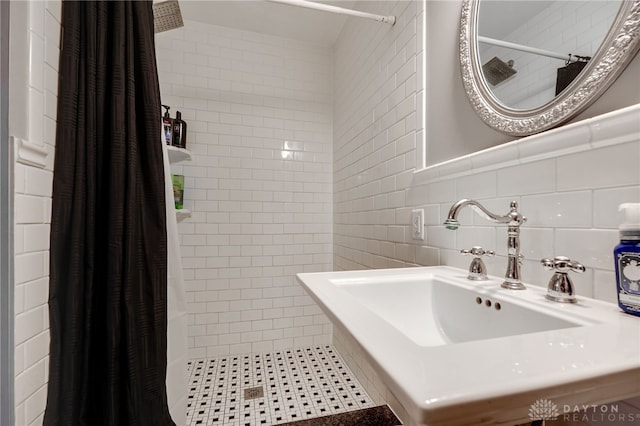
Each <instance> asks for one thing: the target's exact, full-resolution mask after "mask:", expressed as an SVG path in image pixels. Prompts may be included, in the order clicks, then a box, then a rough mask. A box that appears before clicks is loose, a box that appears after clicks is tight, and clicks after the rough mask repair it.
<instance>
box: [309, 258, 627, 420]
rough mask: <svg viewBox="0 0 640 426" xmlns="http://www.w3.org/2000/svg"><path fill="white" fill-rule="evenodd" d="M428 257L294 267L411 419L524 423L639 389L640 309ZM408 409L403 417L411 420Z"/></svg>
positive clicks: (617, 397)
mask: <svg viewBox="0 0 640 426" xmlns="http://www.w3.org/2000/svg"><path fill="white" fill-rule="evenodd" d="M466 275H467V274H466V271H463V270H460V269H457V268H450V267H426V268H405V269H386V270H365V271H347V272H326V273H307V274H298V280H299V282H300V283H301V284H302V285H303V287H305V289H306V290H307V292H308V293H309V294H310V295H311V296H312V297H313V298H314V299H315V300H316V301H317V302H318V304H319V305H320V307H321V308H322V309H323V310H324V311H325V313H327V315H328V316H329V318H330V319H331V320H332V321H333V323H334V324H335V325H336V326H338V327H340V328H341V329H343V331H346V333H347V334H348V335H350V336H351V337H353V338H354V339H355V340H356V341H357V342H358V343H359V345H360V346H361V347H362V349H363V354H364V356H365V357H366V359H367V361H368V362H369V363H370V364H371V365H372V366H373V368H374V370H375V371H376V373H377V374H378V376H379V377H380V378H381V379H382V380H383V381H384V384H385V385H386V387H387V388H388V389H389V390H390V391H391V392H392V393H393V394H394V397H395V398H396V399H397V400H398V401H399V402H400V403H401V404H402V405H403V407H404V409H405V410H406V411H407V413H409V415H410V417H411V419H410V421H409V423H410V424H447V425H454V424H517V423H524V422H528V421H530V419H529V417H528V415H529V409H530V408H531V405H532V404H533V403H535V402H536V401H538V400H540V399H546V400H549V401H552V402H553V403H555V404H556V405H557V406H558V407H559V411H560V414H562V412H563V411H562V410H563V407H571V408H572V409H573V408H574V407H575V406H576V405H584V404H601V403H605V402H612V401H617V400H620V399H624V398H627V397H630V396H634V395H640V318H637V317H633V316H631V315H628V314H624V313H622V312H621V311H620V310H619V309H618V307H617V306H616V305H612V304H609V303H604V302H600V301H596V300H593V299H588V298H579V302H578V303H577V304H562V303H557V302H551V301H549V300H547V299H545V298H544V294H545V291H546V290H545V289H543V288H540V287H535V286H532V285H528V286H527V290H520V291H518V290H506V289H502V288H500V283H501V282H502V280H501V279H499V278H497V277H490V278H491V279H490V280H488V281H482V282H478V281H469V280H467V279H466ZM405 420H406V419H405Z"/></svg>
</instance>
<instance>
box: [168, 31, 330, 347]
mask: <svg viewBox="0 0 640 426" xmlns="http://www.w3.org/2000/svg"><path fill="white" fill-rule="evenodd" d="M156 46H157V53H158V65H159V76H160V86H161V93H162V101H163V103H164V104H166V105H170V106H171V115H172V116H175V112H176V110H179V111H181V112H182V117H183V118H184V119H185V121H186V122H187V123H188V135H187V138H188V140H187V148H188V149H190V150H191V151H192V153H193V160H192V161H191V162H188V163H182V164H181V165H177V166H174V169H173V172H174V173H177V174H183V175H184V176H185V191H184V198H185V208H188V209H190V210H191V212H192V215H191V218H190V219H187V220H185V221H184V222H182V223H181V224H180V225H179V232H180V238H181V252H182V255H183V267H184V275H185V286H186V290H187V300H188V320H189V338H188V340H189V355H190V357H191V358H204V357H215V356H219V355H227V354H239V353H247V352H269V351H273V350H278V349H282V348H291V347H301V346H311V345H315V344H324V343H328V342H329V341H330V332H331V326H330V324H329V322H328V321H327V319H326V317H325V316H324V314H322V312H321V311H320V309H319V308H318V307H317V306H316V305H315V304H314V303H313V302H312V300H311V299H310V298H309V297H308V296H307V295H306V294H305V293H304V292H303V290H302V288H301V287H300V286H299V285H298V284H297V283H296V281H295V274H296V273H298V272H312V271H326V270H330V269H331V266H332V263H331V262H332V260H331V253H332V246H331V241H332V146H331V144H332V117H331V100H332V95H331V85H332V76H331V69H332V59H331V51H330V49H328V48H324V47H318V46H314V45H310V44H306V43H302V42H299V41H295V40H289V39H284V38H279V37H273V36H268V35H263V34H255V33H251V32H246V31H240V30H234V29H230V28H224V27H218V26H212V25H206V24H201V23H196V22H191V21H186V23H185V27H183V28H181V29H177V30H172V31H167V32H164V33H160V34H158V35H157V36H156Z"/></svg>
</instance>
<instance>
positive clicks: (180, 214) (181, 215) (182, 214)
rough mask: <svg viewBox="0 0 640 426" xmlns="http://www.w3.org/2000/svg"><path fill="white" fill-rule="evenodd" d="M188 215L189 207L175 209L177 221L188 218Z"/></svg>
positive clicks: (189, 213) (189, 212)
mask: <svg viewBox="0 0 640 426" xmlns="http://www.w3.org/2000/svg"><path fill="white" fill-rule="evenodd" d="M190 217H191V210H189V209H180V210H176V219H178V222H180V221H182V220H184V219H188V218H190Z"/></svg>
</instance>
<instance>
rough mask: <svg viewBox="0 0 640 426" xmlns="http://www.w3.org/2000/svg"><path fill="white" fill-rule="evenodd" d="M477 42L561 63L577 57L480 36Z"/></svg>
mask: <svg viewBox="0 0 640 426" xmlns="http://www.w3.org/2000/svg"><path fill="white" fill-rule="evenodd" d="M478 42H479V43H487V44H492V45H494V46H500V47H507V48H509V49H515V50H520V51H522V52H527V53H534V54H536V55H542V56H548V57H550V58H556V59H562V60H563V61H570V60H571V58H575V57H577V56H576V55H571V54H570V53H567V54H564V55H563V54H562V53H556V52H552V51H551V50H545V49H538V48H537V47H529V46H524V45H522V44H517V43H511V42H510V41H503V40H497V39H495V38H489V37H485V36H480V35H479V36H478Z"/></svg>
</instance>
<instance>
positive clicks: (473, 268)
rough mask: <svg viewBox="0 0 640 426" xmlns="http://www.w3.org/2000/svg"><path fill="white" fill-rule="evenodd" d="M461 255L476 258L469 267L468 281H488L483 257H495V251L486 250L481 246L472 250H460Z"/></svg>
mask: <svg viewBox="0 0 640 426" xmlns="http://www.w3.org/2000/svg"><path fill="white" fill-rule="evenodd" d="M460 253H462V254H464V255H467V254H470V255H472V256H475V257H474V258H473V260H472V261H471V264H470V265H469V275H467V279H470V280H473V281H483V280H486V279H487V267H486V266H485V264H484V262H483V261H482V258H481V257H482V256H493V255H495V254H496V253H495V252H494V251H493V250H485V249H483V248H482V247H480V246H473V247H471V248H470V249H464V250H460Z"/></svg>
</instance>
